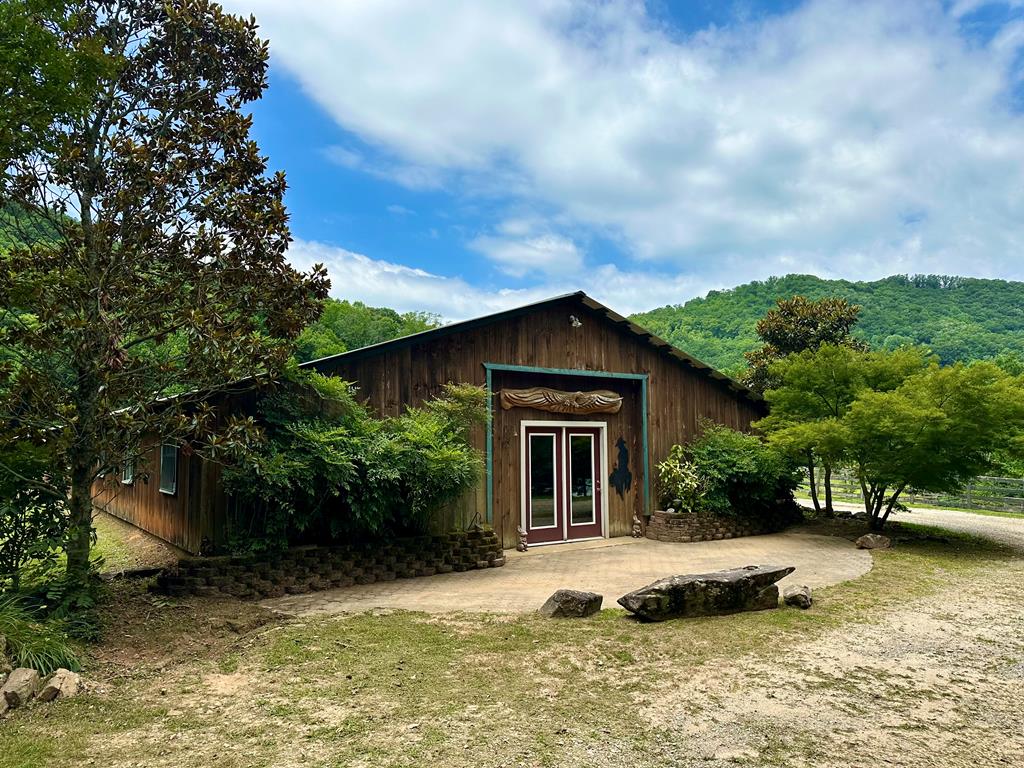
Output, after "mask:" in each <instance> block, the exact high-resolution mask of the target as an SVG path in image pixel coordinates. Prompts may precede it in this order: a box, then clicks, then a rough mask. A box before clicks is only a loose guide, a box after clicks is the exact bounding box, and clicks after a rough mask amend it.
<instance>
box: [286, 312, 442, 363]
mask: <svg viewBox="0 0 1024 768" xmlns="http://www.w3.org/2000/svg"><path fill="white" fill-rule="evenodd" d="M440 323H441V319H440V318H439V317H437V316H436V315H431V314H430V313H427V312H403V313H401V314H399V313H398V312H396V311H395V310H393V309H388V308H387V307H368V306H366V305H365V304H363V303H362V302H361V301H354V302H349V301H338V300H337V299H327V301H325V302H324V312H323V314H322V315H321V316H320V319H319V320H317V321H316V322H315V323H313V324H312V325H310V326H309V327H307V328H306V330H304V331H303V332H302V334H301V335H300V336H299V338H298V339H297V340H296V342H295V356H296V357H298V359H299V361H300V362H305V361H306V360H316V359H317V358H320V357H327V356H328V355H336V354H338V353H340V352H347V351H348V350H350V349H359V348H360V347H368V346H370V345H371V344H379V343H380V342H382V341H389V340H391V339H395V338H398V337H399V336H408V335H409V334H411V333H419V332H420V331H426V330H429V329H431V328H436V327H437V326H438V325H440Z"/></svg>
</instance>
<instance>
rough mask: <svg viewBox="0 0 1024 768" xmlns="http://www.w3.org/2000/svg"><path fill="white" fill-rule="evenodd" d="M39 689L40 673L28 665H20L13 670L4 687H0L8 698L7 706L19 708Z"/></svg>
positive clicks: (1, 692) (5, 697)
mask: <svg viewBox="0 0 1024 768" xmlns="http://www.w3.org/2000/svg"><path fill="white" fill-rule="evenodd" d="M38 690H39V673H38V672H36V671H35V670H34V669H29V668H28V667H18V668H17V669H16V670H14V671H13V672H11V676H10V677H8V678H7V682H6V683H4V687H3V688H0V694H3V697H4V699H6V701H7V706H9V707H10V708H11V709H17V708H18V707H21V706H24V705H25V704H27V703H28V700H29V699H31V698H32V697H33V696H35V695H36V692H37V691H38Z"/></svg>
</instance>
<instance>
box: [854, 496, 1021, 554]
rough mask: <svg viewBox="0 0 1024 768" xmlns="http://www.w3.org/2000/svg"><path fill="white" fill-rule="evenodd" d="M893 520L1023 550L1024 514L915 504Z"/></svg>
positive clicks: (855, 508)
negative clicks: (941, 529)
mask: <svg viewBox="0 0 1024 768" xmlns="http://www.w3.org/2000/svg"><path fill="white" fill-rule="evenodd" d="M834 506H835V508H836V509H848V510H850V511H851V512H861V511H863V509H864V508H863V507H861V506H860V505H858V504H838V503H837V504H835V505H834ZM889 519H890V520H897V521H899V522H901V523H920V524H921V525H934V526H937V527H939V528H948V529H949V530H951V531H961V532H963V533H972V534H974V535H976V536H983V537H985V538H986V539H991V540H993V541H998V542H1000V543H1001V544H1007V545H1009V546H1011V547H1016V548H1017V549H1020V550H1021V551H1024V515H1022V516H1020V517H996V516H994V515H979V514H977V513H974V512H960V511H957V510H954V509H924V508H921V507H912V508H911V510H910V511H909V512H901V513H898V514H894V515H893V516H892V517H891V518H889Z"/></svg>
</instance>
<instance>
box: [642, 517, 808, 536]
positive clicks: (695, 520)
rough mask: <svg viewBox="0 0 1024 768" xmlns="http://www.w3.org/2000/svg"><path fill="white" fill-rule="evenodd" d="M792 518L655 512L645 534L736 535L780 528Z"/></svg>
mask: <svg viewBox="0 0 1024 768" xmlns="http://www.w3.org/2000/svg"><path fill="white" fill-rule="evenodd" d="M793 522H794V520H793V518H792V515H790V514H785V513H778V514H775V515H770V516H767V517H757V518H753V517H744V516H742V515H736V516H730V517H726V516H724V515H723V516H718V515H706V514H699V513H694V512H660V511H659V512H655V513H654V514H652V515H651V519H650V520H649V521H648V523H647V538H649V539H655V540H656V541H674V542H683V543H686V542H692V541H714V540H717V539H736V538H739V537H741V536H759V535H761V534H765V533H775V532H776V531H781V530H782V529H783V528H785V527H786V526H788V525H792V523H793Z"/></svg>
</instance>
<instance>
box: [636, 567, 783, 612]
mask: <svg viewBox="0 0 1024 768" xmlns="http://www.w3.org/2000/svg"><path fill="white" fill-rule="evenodd" d="M794 570H796V569H795V568H793V567H792V566H779V565H747V566H743V567H740V568H729V569H726V570H721V571H713V572H711V573H692V574H677V575H675V576H668V577H666V578H664V579H659V580H658V581H655V582H653V583H652V584H648V585H647V586H646V587H641V588H640V589H637V590H634V591H632V592H630V593H629V594H628V595H623V596H622V597H620V598H619V605H621V606H622V607H623V608H625V609H626V610H627V611H629V612H630V613H632V614H634V615H635V616H637V617H638V618H640V619H643V620H645V621H666V620H668V619H684V618H696V617H698V616H724V615H727V614H730V613H741V612H743V611H764V610H768V609H772V608H778V607H779V587H778V585H777V584H776V583H775V582H777V581H778V580H779V579H782V578H784V577H786V576H788V575H789V574H791V573H792V572H793V571H794Z"/></svg>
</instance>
